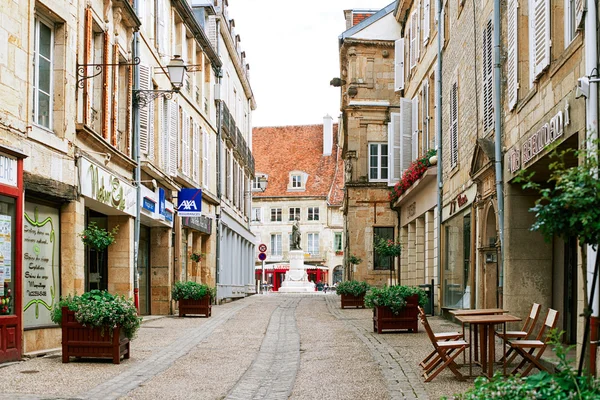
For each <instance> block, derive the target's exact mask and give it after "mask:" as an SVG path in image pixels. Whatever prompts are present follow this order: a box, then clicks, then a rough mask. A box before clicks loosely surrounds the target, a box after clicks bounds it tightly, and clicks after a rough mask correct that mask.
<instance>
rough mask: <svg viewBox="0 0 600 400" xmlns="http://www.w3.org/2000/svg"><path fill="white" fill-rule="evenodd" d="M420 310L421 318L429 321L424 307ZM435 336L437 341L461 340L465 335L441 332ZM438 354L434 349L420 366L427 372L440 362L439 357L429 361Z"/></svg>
mask: <svg viewBox="0 0 600 400" xmlns="http://www.w3.org/2000/svg"><path fill="white" fill-rule="evenodd" d="M418 308H419V317H420V318H425V319H427V314H425V310H423V308H422V307H418ZM433 335H434V336H435V339H436V340H437V341H448V340H459V339H462V338H463V334H462V333H459V332H439V333H434V334H433ZM436 354H437V352H436V351H435V349H434V350H433V351H432V352H431V353H429V355H428V356H427V357H425V358H424V359H423V361H421V362H420V363H419V366H420V367H421V368H423V369H425V370H427V369H429V368H431V366H432V365H434V364H435V363H436V362H437V361H439V357H435V358H434V359H433V360H432V361H429V360H431V358H432V357H433V356H435V355H436ZM428 361H429V362H428Z"/></svg>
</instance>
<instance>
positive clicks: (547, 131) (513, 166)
mask: <svg viewBox="0 0 600 400" xmlns="http://www.w3.org/2000/svg"><path fill="white" fill-rule="evenodd" d="M570 122H571V121H570V118H569V103H566V105H565V110H564V113H563V111H562V110H559V111H558V112H557V113H556V114H555V115H554V116H553V117H552V118H551V119H550V121H549V122H546V123H545V124H544V125H542V126H541V127H540V128H539V129H538V130H537V131H536V132H534V133H532V134H531V135H529V136H528V137H527V138H526V139H525V141H524V142H523V143H522V144H521V149H519V148H517V147H514V148H513V149H511V150H510V151H509V152H508V154H507V158H508V170H509V172H510V173H511V174H514V173H515V172H517V171H519V170H520V169H521V168H523V167H525V166H527V164H529V162H530V161H531V160H532V159H533V158H534V157H535V156H537V155H538V154H540V153H541V152H542V151H543V150H544V149H545V148H546V147H548V146H549V145H550V144H552V143H554V142H555V141H557V140H558V139H559V138H560V137H562V136H563V133H564V128H565V126H568V125H569V124H570Z"/></svg>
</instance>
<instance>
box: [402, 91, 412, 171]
mask: <svg viewBox="0 0 600 400" xmlns="http://www.w3.org/2000/svg"><path fill="white" fill-rule="evenodd" d="M412 119H413V114H412V101H411V100H409V99H400V172H401V173H402V172H404V170H406V169H407V168H408V167H409V166H410V163H411V162H412V133H413V127H412Z"/></svg>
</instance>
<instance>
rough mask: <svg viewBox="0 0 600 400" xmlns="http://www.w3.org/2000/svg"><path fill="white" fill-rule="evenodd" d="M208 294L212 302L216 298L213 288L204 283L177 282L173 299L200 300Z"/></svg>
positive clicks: (174, 286)
mask: <svg viewBox="0 0 600 400" xmlns="http://www.w3.org/2000/svg"><path fill="white" fill-rule="evenodd" d="M206 294H209V295H210V301H211V302H212V301H213V299H214V298H215V296H216V290H215V288H211V287H210V286H208V285H205V284H203V283H196V282H191V281H188V282H175V285H173V292H172V294H171V295H172V297H173V300H175V301H179V300H182V299H184V300H200V299H201V298H203V297H204V296H206Z"/></svg>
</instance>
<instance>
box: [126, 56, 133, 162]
mask: <svg viewBox="0 0 600 400" xmlns="http://www.w3.org/2000/svg"><path fill="white" fill-rule="evenodd" d="M132 109H133V66H132V65H130V66H128V67H127V112H126V115H127V117H126V120H125V133H124V135H125V136H126V138H125V141H126V143H127V144H126V146H127V155H128V156H130V157H131V123H132V122H131V110H132Z"/></svg>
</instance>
